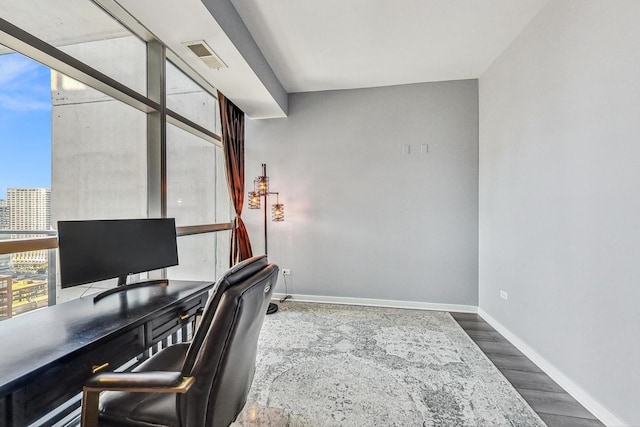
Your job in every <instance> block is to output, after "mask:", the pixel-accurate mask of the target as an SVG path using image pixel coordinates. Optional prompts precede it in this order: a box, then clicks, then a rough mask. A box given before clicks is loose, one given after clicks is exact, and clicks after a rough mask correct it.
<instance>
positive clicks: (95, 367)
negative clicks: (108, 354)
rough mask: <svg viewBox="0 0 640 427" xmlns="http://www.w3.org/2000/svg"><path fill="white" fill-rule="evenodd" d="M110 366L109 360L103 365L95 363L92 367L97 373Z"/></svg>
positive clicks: (93, 371) (92, 370)
mask: <svg viewBox="0 0 640 427" xmlns="http://www.w3.org/2000/svg"><path fill="white" fill-rule="evenodd" d="M108 366H109V362H105V363H103V364H102V365H93V366H92V367H91V372H92V373H94V374H96V373H98V372H100V371H102V370H103V369H105V368H107V367H108Z"/></svg>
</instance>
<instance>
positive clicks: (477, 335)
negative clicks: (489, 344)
mask: <svg viewBox="0 0 640 427" xmlns="http://www.w3.org/2000/svg"><path fill="white" fill-rule="evenodd" d="M465 332H466V333H467V335H469V336H470V337H471V339H472V340H474V341H494V342H502V341H504V337H503V336H502V335H500V334H499V333H497V332H489V331H468V330H465Z"/></svg>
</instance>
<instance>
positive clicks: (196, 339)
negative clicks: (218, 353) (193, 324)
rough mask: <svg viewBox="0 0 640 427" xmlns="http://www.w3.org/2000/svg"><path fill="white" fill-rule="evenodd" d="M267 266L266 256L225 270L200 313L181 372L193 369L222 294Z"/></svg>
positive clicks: (255, 257) (256, 257) (253, 258)
mask: <svg viewBox="0 0 640 427" xmlns="http://www.w3.org/2000/svg"><path fill="white" fill-rule="evenodd" d="M267 264H268V261H267V256H266V255H258V256H254V257H251V258H247V259H245V260H244V261H240V262H239V263H237V264H236V265H234V266H233V267H231V268H230V269H229V270H227V271H226V272H225V273H224V274H223V275H222V276H220V278H218V280H217V281H216V284H215V285H214V286H213V289H212V290H211V294H210V295H209V298H208V299H207V304H206V305H205V307H204V310H203V311H202V317H201V318H200V322H199V323H198V328H197V329H196V331H195V333H194V335H193V339H192V340H191V345H190V346H189V350H188V351H187V357H186V359H185V362H184V367H183V369H182V370H183V372H185V371H186V372H188V371H190V370H191V369H192V368H193V364H194V363H195V361H196V357H197V356H198V352H199V351H200V350H199V349H200V347H201V346H202V342H203V341H204V339H205V337H206V335H207V331H208V330H209V326H210V325H211V321H212V320H213V315H214V314H215V312H216V308H217V307H218V303H219V302H220V297H221V296H222V293H223V292H224V291H226V290H227V289H229V287H230V286H232V285H234V284H236V283H239V282H242V281H244V280H246V279H247V278H248V277H250V276H252V275H254V274H256V273H257V272H258V271H260V270H262V269H263V268H265V267H266V266H267Z"/></svg>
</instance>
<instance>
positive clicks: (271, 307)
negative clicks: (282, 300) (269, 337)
mask: <svg viewBox="0 0 640 427" xmlns="http://www.w3.org/2000/svg"><path fill="white" fill-rule="evenodd" d="M276 311H278V304H274V303H272V302H270V303H269V307H267V314H273V313H275V312H276Z"/></svg>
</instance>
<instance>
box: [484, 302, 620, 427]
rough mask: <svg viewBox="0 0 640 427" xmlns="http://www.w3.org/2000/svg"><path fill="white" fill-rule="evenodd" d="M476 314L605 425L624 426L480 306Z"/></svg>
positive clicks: (618, 419)
mask: <svg viewBox="0 0 640 427" xmlns="http://www.w3.org/2000/svg"><path fill="white" fill-rule="evenodd" d="M478 314H479V315H480V317H482V318H483V319H484V320H486V321H487V323H489V324H490V325H491V326H493V328H494V329H495V330H496V331H498V332H500V334H501V335H502V336H504V337H505V338H506V339H507V340H508V341H509V342H510V343H511V344H513V345H514V346H516V347H517V348H518V350H520V351H521V352H522V353H524V355H525V356H527V357H528V358H529V359H531V361H532V362H533V363H535V364H536V365H538V367H539V368H540V369H542V370H543V371H544V372H545V373H546V374H547V375H549V376H550V377H551V379H553V380H554V381H555V382H557V383H558V384H559V385H560V387H562V388H563V389H565V391H566V392H567V393H569V394H570V395H571V396H573V398H574V399H576V400H577V401H578V402H580V404H581V405H582V406H584V407H585V408H586V409H587V410H588V411H589V412H591V413H592V414H593V415H595V417H596V418H598V419H599V420H600V421H602V422H603V423H604V424H606V425H607V426H626V425H628V424H626V423H625V422H623V421H622V420H621V419H620V418H618V417H616V416H615V415H614V414H613V413H611V411H609V410H608V409H607V408H605V407H604V406H603V405H601V404H600V403H599V402H598V401H597V400H595V399H594V398H593V397H592V396H591V395H590V394H589V393H587V392H586V391H584V390H583V389H582V388H581V387H580V386H578V385H577V384H576V383H574V382H573V381H572V380H571V379H570V378H569V377H567V376H566V375H564V374H563V373H562V372H561V371H560V370H558V369H557V368H556V367H555V366H553V365H552V364H551V363H549V362H548V361H547V360H546V359H545V358H544V357H542V356H541V355H540V354H538V352H536V351H535V350H534V349H532V348H531V347H529V346H528V345H527V344H526V343H525V342H524V341H522V340H521V339H520V338H518V337H517V336H516V335H515V334H513V333H512V332H511V331H510V330H509V329H507V328H505V327H504V326H503V325H502V324H501V323H500V322H498V321H497V320H496V319H494V318H493V317H491V316H490V315H489V314H488V313H487V312H486V311H484V310H483V309H482V308H478Z"/></svg>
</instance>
